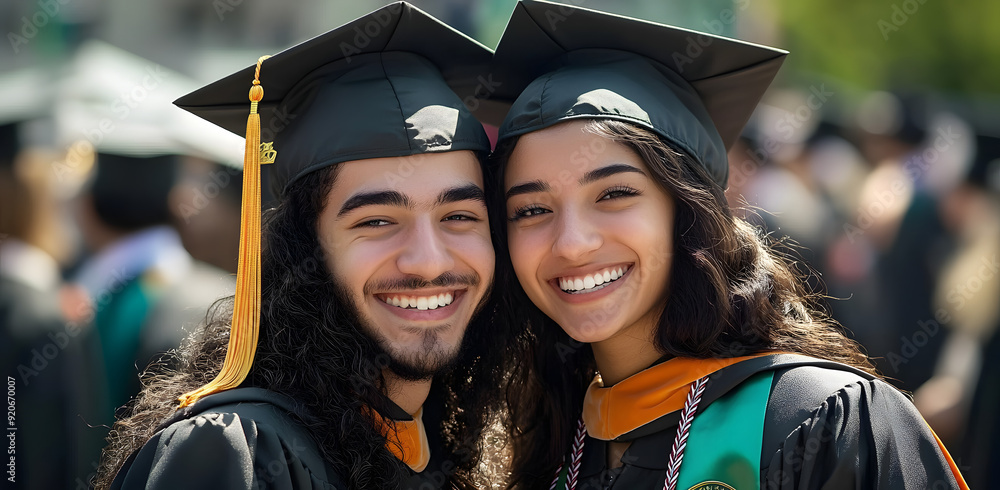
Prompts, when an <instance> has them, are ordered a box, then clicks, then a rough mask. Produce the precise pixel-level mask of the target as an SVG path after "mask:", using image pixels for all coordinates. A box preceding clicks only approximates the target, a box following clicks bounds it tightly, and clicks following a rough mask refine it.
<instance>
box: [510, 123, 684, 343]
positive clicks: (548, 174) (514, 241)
mask: <svg viewBox="0 0 1000 490" xmlns="http://www.w3.org/2000/svg"><path fill="white" fill-rule="evenodd" d="M586 125H587V122H586V121H571V122H566V123H562V124H558V125H556V126H552V127H550V128H547V129H543V130H540V131H536V132H533V133H529V134H526V135H524V136H521V137H520V139H519V140H518V142H517V145H516V147H515V148H514V151H513V152H512V153H511V155H510V158H509V159H508V161H507V166H506V167H505V170H504V172H505V173H504V191H505V193H506V196H507V204H506V213H507V218H508V225H507V230H508V244H509V248H510V255H511V261H512V263H513V265H514V271H515V272H516V273H517V277H518V280H519V281H520V283H521V286H522V287H523V288H524V290H525V292H526V293H527V294H528V297H530V298H531V300H532V302H533V303H534V304H535V305H536V306H538V308H539V309H541V310H542V312H544V313H545V314H546V315H548V316H549V317H550V318H552V319H553V320H554V321H555V322H556V323H558V324H559V325H560V326H561V327H562V328H563V330H565V331H566V333H567V334H569V336H570V337H572V338H573V339H575V340H577V341H580V342H588V343H595V344H599V343H606V342H609V341H612V342H617V341H619V340H623V339H624V340H626V343H630V342H642V343H648V342H652V338H653V331H654V330H655V325H656V320H657V319H658V317H659V315H660V313H661V312H662V310H663V307H664V305H665V303H666V298H667V280H668V278H669V274H670V263H671V258H672V254H673V252H672V250H673V246H672V240H671V234H672V232H673V220H674V204H673V200H672V199H671V197H670V196H669V195H668V194H667V193H666V192H665V191H664V190H663V189H662V188H661V187H660V186H659V185H658V184H657V182H656V181H655V180H653V178H652V176H651V174H650V172H649V169H648V168H647V166H646V164H645V163H644V162H643V161H642V158H640V157H639V155H638V154H636V153H635V152H633V151H632V150H631V149H629V148H628V147H626V146H624V145H622V144H620V143H616V142H614V141H611V140H610V139H607V138H605V137H602V136H597V135H594V134H592V133H589V132H587V131H586V130H585V127H586Z"/></svg>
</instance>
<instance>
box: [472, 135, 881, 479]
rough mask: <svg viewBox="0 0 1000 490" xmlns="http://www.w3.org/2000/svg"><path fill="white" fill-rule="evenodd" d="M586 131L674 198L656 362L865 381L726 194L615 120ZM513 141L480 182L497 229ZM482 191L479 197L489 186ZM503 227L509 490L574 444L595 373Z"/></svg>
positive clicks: (700, 171)
mask: <svg viewBox="0 0 1000 490" xmlns="http://www.w3.org/2000/svg"><path fill="white" fill-rule="evenodd" d="M585 130H586V131H589V132H591V133H593V134H595V135H598V136H602V137H604V138H607V139H608V140H611V141H614V142H617V143H620V144H623V145H625V146H626V147H628V148H630V149H631V150H632V151H634V152H635V153H636V154H638V155H639V156H640V157H641V158H642V159H643V161H644V162H645V163H646V165H647V167H648V168H649V170H650V172H651V173H652V175H653V176H654V178H655V179H656V181H657V182H658V183H659V185H660V186H661V188H662V189H663V190H665V191H666V192H667V193H668V194H669V195H670V196H672V197H673V199H674V202H675V208H676V216H675V221H674V228H673V236H674V255H673V257H674V258H673V263H672V265H671V269H670V277H669V279H668V282H669V284H668V290H669V291H670V293H669V298H668V300H667V302H666V305H665V306H664V308H663V311H662V313H661V314H660V317H659V320H658V325H657V329H656V334H655V346H656V348H657V349H658V351H659V352H660V353H662V354H663V355H665V356H666V355H669V356H677V357H694V358H728V357H738V356H743V355H749V354H753V353H757V352H763V351H770V350H780V351H787V352H797V353H801V354H805V355H809V356H814V357H818V358H822V359H828V360H832V361H837V362H842V363H845V364H849V365H852V366H855V367H858V368H860V369H863V370H865V371H868V372H873V371H874V368H873V367H872V365H871V363H870V361H869V360H868V358H867V356H865V355H864V353H863V352H862V351H861V349H860V347H859V346H858V345H857V344H856V343H855V342H853V341H852V340H850V339H848V338H847V336H846V335H845V334H844V333H843V332H842V330H841V328H840V326H839V325H838V324H837V323H836V322H835V321H834V320H833V319H831V318H830V317H829V316H828V314H827V313H826V307H825V301H824V299H825V297H824V296H822V295H821V294H819V293H817V292H813V291H810V290H809V289H808V287H807V286H806V280H807V278H808V276H809V271H808V269H806V266H804V265H803V264H802V263H800V262H797V261H796V260H795V256H794V253H793V250H792V249H790V248H789V247H787V246H785V245H784V244H782V243H781V242H778V241H775V240H772V239H771V238H770V237H768V236H765V235H764V234H763V233H762V232H761V231H760V230H758V229H757V228H755V227H753V226H752V225H750V224H749V223H747V222H746V221H743V220H742V219H739V218H736V217H734V216H733V214H732V212H731V211H730V209H729V206H728V204H727V202H726V198H725V195H724V191H723V189H722V187H720V186H719V185H718V184H717V183H715V182H714V181H713V180H712V179H711V178H710V177H709V175H708V173H707V172H706V171H705V169H704V168H702V167H701V166H700V165H699V164H698V163H697V162H696V161H694V160H693V159H692V158H690V157H689V156H687V155H685V154H683V153H682V152H680V151H677V150H676V149H674V148H672V147H671V145H669V144H668V143H667V142H665V141H664V140H662V139H661V138H660V137H659V136H657V135H656V134H654V133H652V132H650V131H648V130H645V129H642V128H639V127H636V126H634V125H631V124H628V123H625V122H620V121H615V120H603V119H602V120H597V119H595V120H592V121H589V122H588V124H587V125H586V126H585ZM516 144H517V138H511V139H508V140H504V141H501V142H500V144H499V145H498V147H497V150H496V152H495V153H494V156H493V163H492V164H491V169H490V172H489V180H490V182H489V185H491V186H492V189H493V191H492V193H491V196H490V201H491V213H493V214H492V221H493V222H494V223H498V224H499V223H505V222H506V219H505V218H506V216H505V214H504V213H505V211H504V210H505V209H506V204H505V202H504V192H503V182H504V167H505V166H506V164H507V160H508V158H509V157H510V154H511V152H512V151H513V150H514V147H515V145H516ZM489 185H488V187H489ZM506 235H507V233H506V229H505V225H500V226H498V227H497V229H496V230H495V236H496V243H495V244H494V245H495V247H496V250H497V257H498V258H499V262H498V266H497V273H496V274H497V283H496V287H497V289H498V290H499V291H503V295H502V296H503V297H502V298H501V300H500V301H501V304H502V307H501V308H500V311H501V312H502V313H503V315H504V319H503V321H504V322H509V323H511V324H515V325H520V324H523V325H526V328H525V329H524V330H522V331H521V332H520V334H519V335H518V336H517V337H516V349H517V350H518V354H517V355H516V356H515V362H518V363H519V364H520V365H519V366H517V367H516V368H515V372H517V373H523V374H521V375H520V376H517V377H516V378H515V379H513V380H512V384H511V386H510V388H511V389H510V391H509V392H508V394H507V403H508V407H509V408H508V409H509V411H510V414H509V415H510V416H509V418H508V419H507V421H506V422H505V424H506V425H507V427H506V430H507V433H508V434H509V437H510V438H511V444H512V452H513V455H512V465H511V466H512V475H511V478H510V481H509V487H510V488H547V487H548V485H549V484H550V483H551V481H552V478H553V475H554V474H555V471H556V469H557V468H558V467H559V465H560V464H561V462H562V460H563V456H564V455H565V454H566V452H567V450H568V448H569V447H570V445H571V441H572V437H573V431H574V427H575V424H576V421H577V419H578V418H579V414H580V410H581V407H582V406H583V398H584V394H585V392H586V388H587V386H588V385H589V383H590V381H591V380H592V379H593V376H594V375H595V373H596V365H595V362H594V357H593V352H592V350H591V349H590V346H589V344H582V343H580V342H577V341H575V340H573V339H572V338H570V337H569V336H568V335H567V334H566V333H565V332H564V331H563V330H562V328H560V327H559V325H558V324H556V323H555V322H554V321H552V320H551V319H550V318H548V317H547V316H545V315H544V314H543V313H542V312H541V311H540V310H538V308H537V307H535V306H533V305H532V303H531V300H530V299H529V298H528V296H527V295H526V294H525V293H524V290H523V289H522V287H521V286H520V284H519V283H518V280H517V277H516V276H515V275H514V272H513V268H512V265H511V263H510V254H509V252H508V248H507V239H506Z"/></svg>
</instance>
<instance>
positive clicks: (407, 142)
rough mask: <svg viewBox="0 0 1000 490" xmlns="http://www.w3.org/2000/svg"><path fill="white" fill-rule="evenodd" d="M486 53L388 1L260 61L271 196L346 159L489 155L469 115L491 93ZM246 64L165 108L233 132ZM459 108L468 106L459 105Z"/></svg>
mask: <svg viewBox="0 0 1000 490" xmlns="http://www.w3.org/2000/svg"><path fill="white" fill-rule="evenodd" d="M492 54H493V53H492V51H491V50H490V49H488V48H486V47H485V46H483V45H481V44H479V43H478V42H476V41H475V40H473V39H472V38H470V37H468V36H466V35H464V34H462V33H460V32H458V31H456V30H455V29H453V28H451V27H450V26H448V25H447V24H444V23H443V22H441V21H439V20H438V19H436V18H434V17H432V16H430V15H428V14H426V13H424V12H423V11H421V10H420V9H418V8H416V7H414V6H412V5H410V4H408V3H405V2H397V3H394V4H391V5H387V6H385V7H383V8H381V9H378V10H376V11H374V12H372V13H370V14H368V15H366V16H363V17H360V18H358V19H356V20H354V21H351V22H348V23H347V24H344V25H342V26H340V27H338V28H336V29H333V30H331V31H330V32H327V33H326V34H323V35H321V36H317V37H315V38H313V39H310V40H308V41H306V42H304V43H302V44H299V45H297V46H293V47H291V48H289V49H287V50H285V51H282V52H281V53H278V54H276V55H274V56H272V57H271V58H268V59H267V60H265V61H264V62H263V64H262V65H261V69H260V85H261V87H263V89H264V98H263V99H262V100H261V101H260V103H259V107H258V112H259V114H260V138H261V142H271V141H273V143H274V150H276V151H277V156H276V159H275V162H274V165H271V166H270V167H271V168H270V169H269V174H270V175H269V178H270V179H271V186H272V190H273V191H274V193H275V195H281V193H282V192H283V191H284V189H285V188H286V187H287V186H288V184H289V183H291V182H293V181H295V179H297V178H299V177H301V176H302V175H305V174H307V173H309V172H312V171H315V170H317V169H319V168H322V167H325V166H329V165H333V164H336V163H340V162H345V161H350V160H363V159H369V158H379V157H398V156H407V155H416V154H422V153H430V152H442V151H456V150H471V151H476V152H481V153H488V152H489V151H490V143H489V139H488V138H487V136H486V133H485V131H484V129H483V127H482V124H481V123H480V122H479V121H478V120H477V119H476V118H475V117H473V112H475V114H476V115H477V116H479V117H481V118H484V120H491V121H494V122H495V123H497V124H499V120H500V119H502V117H503V116H502V115H500V114H495V115H492V116H489V115H487V112H486V111H485V108H486V107H487V106H488V105H489V104H483V103H480V102H479V101H478V100H477V97H478V96H481V95H485V94H487V93H489V91H490V90H493V88H494V85H493V84H492V83H491V82H490V81H489V79H488V78H487V77H486V76H485V75H484V74H485V73H486V71H487V69H488V66H489V63H490V59H491V57H492ZM255 71H256V64H255V65H254V66H250V67H247V68H246V69H244V70H241V71H239V72H237V73H234V74H232V75H229V76H227V77H225V78H223V79H221V80H218V81H216V82H214V83H211V84H209V85H207V86H205V87H202V88H200V89H198V90H196V91H194V92H192V93H190V94H187V95H185V96H183V97H181V98H180V99H177V100H176V101H175V104H177V105H178V106H180V107H181V108H183V109H185V110H188V111H190V112H192V113H194V114H195V115H197V116H199V117H202V118H204V119H207V120H208V121H210V122H212V123H214V124H217V125H219V126H221V127H223V128H225V129H228V130H229V131H232V132H233V133H236V134H238V135H240V136H243V135H245V133H246V128H247V114H249V109H250V102H249V100H248V98H247V91H248V90H249V89H250V86H251V83H252V81H253V80H254V74H255ZM466 104H468V107H467V105H466Z"/></svg>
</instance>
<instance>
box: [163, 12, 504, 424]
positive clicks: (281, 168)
mask: <svg viewBox="0 0 1000 490" xmlns="http://www.w3.org/2000/svg"><path fill="white" fill-rule="evenodd" d="M492 54H493V53H492V51H490V50H489V49H488V48H486V47H484V46H483V45H481V44H479V43H477V42H476V41H474V40H473V39H471V38H469V37H468V36H465V35H464V34H462V33H460V32H458V31H456V30H455V29H452V28H451V27H449V26H447V25H446V24H444V23H442V22H441V21H439V20H437V19H435V18H434V17H431V16H430V15H428V14H426V13H424V12H422V11H421V10H419V9H417V8H416V7H413V6H412V5H410V4H408V3H405V2H398V3H394V4H391V5H388V6H386V7H383V8H381V9H379V10H376V11H374V12H372V13H370V14H368V15H366V16H364V17H361V18H359V19H357V20H354V21H352V22H349V23H347V24H345V25H343V26H340V27H338V28H336V29H334V30H332V31H330V32H327V33H326V34H323V35H321V36H319V37H316V38H313V39H311V40H309V41H306V42H304V43H302V44H299V45H297V46H294V47H292V48H289V49H287V50H285V51H282V52H281V53H278V54H276V55H274V56H271V57H261V58H260V59H259V60H257V64H256V65H254V66H250V67H247V68H246V69H244V70H241V71H239V72H237V73H234V74H232V75H230V76H227V77H225V78H223V79H221V80H218V81H216V82H214V83H212V84H209V85H207V86H205V87H203V88H201V89H198V90H196V91H194V92H192V93H190V94H188V95H185V96H183V97H181V98H179V99H177V100H176V101H175V102H174V103H175V104H177V105H178V106H180V107H182V108H184V109H186V110H188V111H190V112H192V113H194V114H195V115H197V116H200V117H202V118H205V119H207V120H209V121H211V122H213V123H215V124H217V125H219V126H222V127H223V128H226V129H228V130H229V131H232V132H234V133H236V134H244V130H245V131H246V133H245V134H246V138H247V140H246V150H245V152H246V153H245V155H244V172H243V199H242V217H241V224H240V257H239V266H238V270H237V274H236V276H237V277H236V282H237V287H236V297H235V300H234V305H233V320H232V327H231V330H230V335H229V348H228V350H227V352H226V359H225V361H224V363H223V367H222V370H221V372H220V373H219V374H218V376H217V377H216V378H215V379H214V380H213V381H211V382H210V383H208V384H207V385H205V386H202V387H201V388H199V389H197V390H195V391H192V392H190V393H187V394H185V395H183V396H181V397H180V399H179V401H180V406H181V407H184V406H187V405H190V404H191V403H194V402H195V401H197V400H198V399H199V398H200V397H202V396H206V395H209V394H212V393H216V392H219V391H223V390H228V389H231V388H235V387H237V386H239V385H240V383H242V382H243V380H244V379H245V378H246V375H247V373H248V372H249V370H250V367H251V365H252V363H253V358H254V353H255V351H256V346H257V335H258V331H259V322H260V297H261V296H260V294H261V293H260V289H261V288H260V264H259V262H260V233H261V232H260V193H261V191H260V183H259V180H260V168H259V167H260V165H261V164H263V163H272V165H270V167H271V169H272V170H271V172H270V174H271V177H272V187H273V188H275V189H276V190H277V192H276V194H278V195H281V194H282V193H283V191H284V189H286V188H287V186H288V184H290V183H291V182H293V181H295V179H297V178H299V177H301V176H303V175H306V174H308V173H310V172H313V171H315V170H318V169H320V168H323V167H327V166H330V165H334V164H337V163H342V162H346V161H355V160H365V159H370V158H379V157H398V156H408V155H414V154H421V153H432V152H444V151H456V150H471V151H475V152H479V153H487V152H489V151H490V143H489V139H488V138H487V137H486V132H485V131H484V129H483V126H482V124H481V123H480V122H479V121H477V120H476V118H475V117H474V116H473V115H472V113H471V112H470V110H469V109H468V108H467V107H466V106H465V104H464V102H463V101H469V102H470V104H471V103H476V102H477V99H476V97H477V94H482V92H483V91H484V90H488V89H489V87H486V86H484V83H485V80H484V79H483V78H482V73H484V72H485V70H486V68H487V67H488V66H489V63H490V60H491V57H492ZM248 88H249V89H250V93H249V101H250V103H249V104H248V103H247V102H248V100H247V99H246V98H245V97H247V95H244V94H247V89H248ZM248 114H249V115H248Z"/></svg>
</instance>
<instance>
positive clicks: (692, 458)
mask: <svg viewBox="0 0 1000 490" xmlns="http://www.w3.org/2000/svg"><path fill="white" fill-rule="evenodd" d="M773 376H774V372H773V371H767V372H763V373H760V374H757V375H754V376H753V377H751V378H750V379H748V380H746V381H744V382H743V384H741V385H740V387H739V388H737V389H735V390H733V391H730V392H729V393H727V394H726V395H725V396H723V397H722V398H719V399H718V400H716V401H715V402H713V403H712V404H711V405H709V406H708V408H707V409H705V411H704V412H702V413H698V414H696V415H695V417H694V422H692V423H691V433H690V434H689V435H688V443H687V449H686V450H685V452H684V461H683V462H682V463H681V472H680V475H679V476H678V478H677V488H678V489H689V488H691V487H693V486H695V485H697V484H699V483H702V482H707V481H716V482H722V483H725V484H727V485H729V486H731V487H733V488H738V489H739V490H746V489H754V490H759V489H760V447H761V437H762V436H763V433H764V415H765V411H766V410H767V401H768V398H769V397H770V395H771V378H772V377H773Z"/></svg>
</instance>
